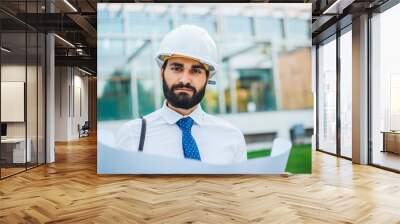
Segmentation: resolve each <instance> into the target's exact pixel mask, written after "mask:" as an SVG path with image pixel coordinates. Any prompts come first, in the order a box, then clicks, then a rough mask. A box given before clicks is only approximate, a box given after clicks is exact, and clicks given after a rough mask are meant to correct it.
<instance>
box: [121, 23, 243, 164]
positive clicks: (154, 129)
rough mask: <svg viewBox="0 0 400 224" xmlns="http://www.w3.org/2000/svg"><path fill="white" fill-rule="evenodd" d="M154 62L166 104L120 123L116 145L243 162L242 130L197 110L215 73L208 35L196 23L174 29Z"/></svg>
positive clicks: (216, 161) (205, 159)
mask: <svg viewBox="0 0 400 224" xmlns="http://www.w3.org/2000/svg"><path fill="white" fill-rule="evenodd" d="M156 61H157V64H158V65H159V67H160V70H161V71H160V74H161V79H162V80H163V91H164V96H165V99H166V100H165V101H164V105H163V106H162V108H161V109H159V110H157V111H155V112H153V113H150V114H148V115H147V116H145V117H144V120H141V119H135V120H133V121H130V122H128V123H126V124H125V125H123V127H122V128H121V129H120V131H119V133H118V136H117V145H118V147H119V148H121V149H126V150H135V151H136V150H137V151H142V152H144V153H149V154H154V155H162V156H168V157H174V158H186V159H194V160H199V161H202V162H206V163H211V164H220V165H222V164H230V163H235V162H242V161H245V160H246V159H247V152H246V144H245V141H244V137H243V134H242V133H241V132H240V130H239V129H237V128H235V127H233V126H232V125H231V124H229V123H227V122H225V121H223V120H222V119H220V118H218V117H215V116H212V115H210V114H207V113H205V112H204V111H203V110H202V108H201V106H200V101H201V100H202V99H203V96H204V93H205V90H206V85H207V83H208V82H209V80H210V78H211V77H212V76H213V75H214V74H215V73H216V70H217V48H216V45H215V43H214V41H213V40H212V38H211V37H210V36H209V35H208V33H207V31H205V30H204V29H202V28H200V27H197V26H194V25H182V26H180V27H178V28H176V29H175V30H173V31H171V32H170V33H168V34H167V35H166V36H165V37H164V39H163V40H162V42H161V45H160V50H159V52H158V54H157V56H156ZM144 122H145V123H144ZM144 124H145V125H144Z"/></svg>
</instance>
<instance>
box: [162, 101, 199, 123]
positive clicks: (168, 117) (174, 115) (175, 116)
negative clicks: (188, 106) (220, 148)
mask: <svg viewBox="0 0 400 224" xmlns="http://www.w3.org/2000/svg"><path fill="white" fill-rule="evenodd" d="M161 116H162V117H163V118H164V120H165V121H166V122H167V123H168V124H175V123H176V122H177V121H178V120H180V119H181V118H184V117H191V118H192V119H193V121H194V122H195V123H196V124H198V125H201V124H202V123H203V118H204V111H203V109H202V108H201V106H200V103H199V104H197V106H196V109H195V110H194V111H193V112H192V113H191V114H189V115H186V116H183V115H181V114H180V113H178V112H176V111H174V110H173V109H171V108H169V107H168V106H167V101H166V100H164V103H163V106H162V108H161Z"/></svg>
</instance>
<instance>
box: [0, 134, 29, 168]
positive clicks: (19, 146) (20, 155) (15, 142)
mask: <svg viewBox="0 0 400 224" xmlns="http://www.w3.org/2000/svg"><path fill="white" fill-rule="evenodd" d="M27 143H28V144H27V146H28V147H26V154H25V138H6V139H1V157H2V159H5V160H6V163H25V162H30V161H31V158H32V154H31V145H32V141H31V139H30V138H28V139H27ZM11 158H12V159H11ZM25 158H26V159H27V161H25Z"/></svg>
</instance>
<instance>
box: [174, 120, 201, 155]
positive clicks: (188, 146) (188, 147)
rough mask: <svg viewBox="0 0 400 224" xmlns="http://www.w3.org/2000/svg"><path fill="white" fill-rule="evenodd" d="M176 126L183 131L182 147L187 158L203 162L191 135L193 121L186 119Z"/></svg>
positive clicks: (178, 122)
mask: <svg viewBox="0 0 400 224" xmlns="http://www.w3.org/2000/svg"><path fill="white" fill-rule="evenodd" d="M176 124H177V125H178V126H179V128H180V129H181V130H182V147H183V154H184V155H185V158H189V159H196V160H201V159H200V153H199V149H198V148H197V144H196V141H195V140H194V138H193V136H192V133H191V129H192V126H193V119H192V118H191V117H185V118H182V119H180V120H179V121H177V122H176Z"/></svg>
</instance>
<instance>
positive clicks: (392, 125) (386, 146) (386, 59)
mask: <svg viewBox="0 0 400 224" xmlns="http://www.w3.org/2000/svg"><path fill="white" fill-rule="evenodd" d="M398 21H400V5H396V6H394V7H392V8H390V9H388V10H387V11H385V12H383V13H381V14H378V15H376V16H374V17H373V18H372V30H373V32H372V35H373V36H372V37H371V40H372V52H374V53H373V54H372V80H371V85H372V102H371V104H372V107H371V108H372V113H371V114H372V119H371V120H372V126H371V129H372V130H371V132H372V163H373V164H377V165H380V166H384V167H388V168H391V169H396V170H400V116H399V115H400V110H399V109H400V108H399V107H400V105H399V96H400V63H399V60H398V52H399V51H400V45H399V44H398V40H399V38H400V33H399V32H398V31H397V30H396V29H394V27H398Z"/></svg>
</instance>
